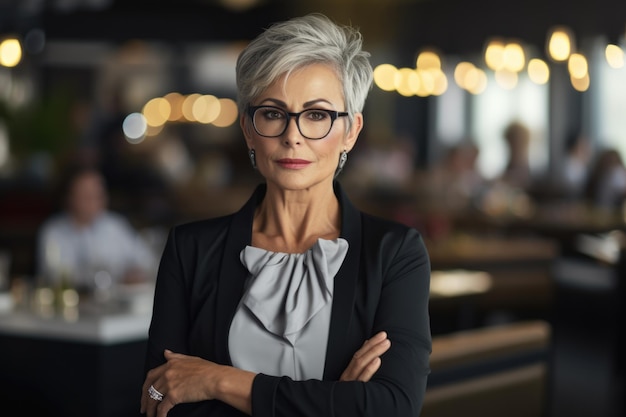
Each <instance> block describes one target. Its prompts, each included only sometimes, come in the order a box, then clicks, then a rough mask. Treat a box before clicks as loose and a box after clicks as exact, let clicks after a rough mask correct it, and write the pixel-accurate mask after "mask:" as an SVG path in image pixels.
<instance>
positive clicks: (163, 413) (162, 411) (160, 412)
mask: <svg viewBox="0 0 626 417" xmlns="http://www.w3.org/2000/svg"><path fill="white" fill-rule="evenodd" d="M175 405H176V404H173V403H172V402H171V401H170V400H168V398H167V397H165V398H163V401H161V403H160V404H159V405H158V407H157V417H167V413H169V411H170V410H171V409H172V408H174V406H175Z"/></svg>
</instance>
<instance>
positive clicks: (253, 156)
mask: <svg viewBox="0 0 626 417" xmlns="http://www.w3.org/2000/svg"><path fill="white" fill-rule="evenodd" d="M248 157H249V158H250V163H251V164H252V168H254V169H256V153H255V152H254V149H250V151H249V152H248Z"/></svg>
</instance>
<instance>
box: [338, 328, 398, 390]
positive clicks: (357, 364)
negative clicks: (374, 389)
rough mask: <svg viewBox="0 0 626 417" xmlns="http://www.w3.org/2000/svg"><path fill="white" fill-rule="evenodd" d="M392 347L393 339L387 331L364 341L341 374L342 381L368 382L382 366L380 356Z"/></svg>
mask: <svg viewBox="0 0 626 417" xmlns="http://www.w3.org/2000/svg"><path fill="white" fill-rule="evenodd" d="M390 347H391V341H390V340H389V339H387V333H385V332H379V333H376V334H375V335H374V336H373V337H372V338H371V339H368V340H366V341H365V343H363V346H362V347H361V348H360V349H359V350H357V351H356V353H355V354H354V356H353V357H352V360H351V361H350V363H349V364H348V367H347V368H346V370H345V371H343V373H342V374H341V378H339V380H340V381H361V382H367V381H369V380H370V379H371V378H372V376H374V374H375V373H376V371H378V368H380V364H381V360H380V356H381V355H382V354H383V353H385V352H387V350H389V348H390Z"/></svg>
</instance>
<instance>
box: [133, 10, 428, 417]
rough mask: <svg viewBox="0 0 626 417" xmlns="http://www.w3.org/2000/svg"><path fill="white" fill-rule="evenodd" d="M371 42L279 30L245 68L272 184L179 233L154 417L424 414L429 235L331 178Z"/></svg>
mask: <svg viewBox="0 0 626 417" xmlns="http://www.w3.org/2000/svg"><path fill="white" fill-rule="evenodd" d="M361 46H362V38H361V34H360V33H359V32H358V31H356V30H355V29H353V28H351V27H349V26H341V25H338V24H335V23H334V22H332V21H331V20H329V19H328V18H326V17H325V16H323V15H319V14H312V15H307V16H304V17H299V18H294V19H291V20H288V21H285V22H280V23H276V24H274V25H273V26H271V27H270V28H268V29H267V30H265V31H264V32H263V33H262V34H261V35H259V36H258V37H257V38H256V39H254V40H253V41H252V42H251V43H250V44H249V45H248V46H247V47H246V48H245V49H244V51H243V52H242V53H241V54H240V56H239V58H238V60H237V67H236V76H237V88H238V105H239V110H240V115H241V116H240V125H241V129H242V131H243V135H244V137H245V143H246V145H247V150H248V156H249V159H250V162H251V165H252V167H253V168H254V169H255V170H257V172H258V173H259V174H260V175H261V177H262V180H261V184H259V185H258V186H257V188H256V190H255V191H254V192H253V194H252V196H251V197H250V199H249V200H248V202H247V203H245V205H244V206H243V207H242V208H241V209H240V210H239V211H237V212H235V213H232V214H229V215H225V216H222V217H218V218H213V219H207V220H199V221H195V222H192V223H186V224H182V225H178V226H175V227H173V228H172V229H171V231H170V234H169V237H168V241H167V243H166V247H165V250H164V252H163V256H162V258H161V263H160V266H159V272H158V275H157V282H156V292H155V298H154V306H153V316H152V321H151V324H150V331H149V340H148V350H147V355H146V378H145V382H144V384H143V390H142V396H141V411H142V412H143V413H146V414H147V415H148V416H150V417H153V416H160V417H164V416H165V415H169V416H205V417H209V416H222V417H227V416H243V415H254V416H260V417H262V416H276V417H281V416H305V415H306V416H320V417H321V416H324V417H326V416H331V415H336V416H339V415H341V416H383V415H385V416H399V417H400V416H401V417H417V416H418V415H419V414H420V410H421V407H422V402H423V398H424V393H425V389H426V379H427V375H428V373H429V355H430V351H431V335H430V323H429V315H428V295H429V287H430V262H429V257H428V254H427V252H426V248H425V245H424V243H423V241H422V238H421V235H420V233H419V232H418V231H417V230H415V229H413V228H410V227H408V226H405V225H402V224H400V223H397V222H392V221H390V220H384V219H381V218H377V217H373V216H371V215H368V214H366V213H364V212H361V211H360V210H358V209H357V208H356V207H354V206H353V205H352V203H351V202H350V200H349V199H348V197H347V195H346V193H345V192H344V190H343V188H342V186H341V184H340V182H339V181H338V180H337V179H336V178H337V175H338V173H339V172H340V171H341V170H342V168H343V166H344V164H345V163H346V160H347V157H348V152H350V151H351V150H352V149H353V147H354V145H355V143H356V141H357V138H358V136H359V133H360V132H361V129H362V128H363V122H364V120H363V114H362V109H363V107H364V102H365V99H366V97H367V94H368V92H369V90H370V88H371V85H372V78H373V77H372V75H373V74H372V67H371V65H370V63H369V60H368V57H369V54H368V53H367V52H365V51H363V50H362V49H361Z"/></svg>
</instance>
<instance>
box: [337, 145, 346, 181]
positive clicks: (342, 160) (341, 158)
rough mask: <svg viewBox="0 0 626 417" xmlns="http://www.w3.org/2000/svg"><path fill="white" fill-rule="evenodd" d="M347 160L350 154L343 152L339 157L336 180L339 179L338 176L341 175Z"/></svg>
mask: <svg viewBox="0 0 626 417" xmlns="http://www.w3.org/2000/svg"><path fill="white" fill-rule="evenodd" d="M347 160H348V152H346V151H342V152H341V155H339V164H338V165H337V170H336V171H335V178H336V177H337V175H339V173H340V172H341V170H342V169H343V167H344V165H345V164H346V161H347Z"/></svg>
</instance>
